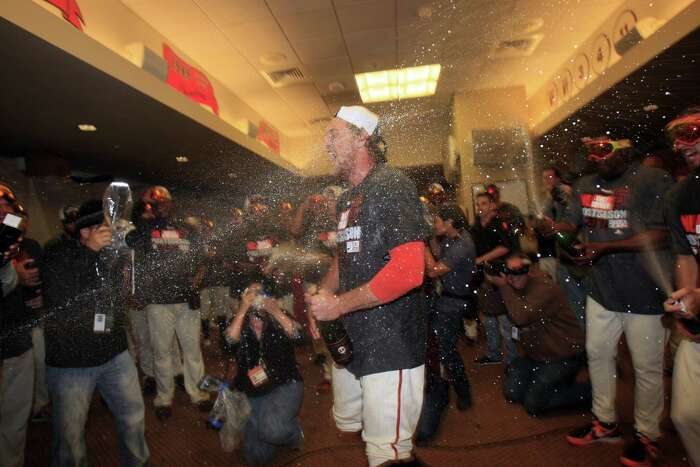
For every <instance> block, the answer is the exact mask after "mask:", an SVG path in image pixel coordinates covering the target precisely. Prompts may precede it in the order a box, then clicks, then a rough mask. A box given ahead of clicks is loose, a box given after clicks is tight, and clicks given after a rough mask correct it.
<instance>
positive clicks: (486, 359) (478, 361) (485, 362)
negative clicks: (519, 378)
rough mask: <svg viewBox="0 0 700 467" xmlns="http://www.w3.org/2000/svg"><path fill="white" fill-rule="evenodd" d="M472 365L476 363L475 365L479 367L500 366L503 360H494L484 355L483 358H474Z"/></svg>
mask: <svg viewBox="0 0 700 467" xmlns="http://www.w3.org/2000/svg"><path fill="white" fill-rule="evenodd" d="M474 363H476V364H477V365H481V366H486V365H500V364H501V363H503V360H502V359H500V358H498V359H494V358H491V357H489V356H488V355H484V356H483V357H479V358H475V359H474Z"/></svg>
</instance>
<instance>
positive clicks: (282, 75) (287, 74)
mask: <svg viewBox="0 0 700 467" xmlns="http://www.w3.org/2000/svg"><path fill="white" fill-rule="evenodd" d="M262 74H263V76H264V77H265V79H267V81H268V82H269V83H270V84H271V85H272V86H274V87H276V88H281V87H284V86H289V85H291V84H299V83H305V82H307V81H308V80H307V78H306V76H305V75H304V72H303V71H301V69H300V68H298V67H294V68H286V69H284V70H277V71H263V72H262Z"/></svg>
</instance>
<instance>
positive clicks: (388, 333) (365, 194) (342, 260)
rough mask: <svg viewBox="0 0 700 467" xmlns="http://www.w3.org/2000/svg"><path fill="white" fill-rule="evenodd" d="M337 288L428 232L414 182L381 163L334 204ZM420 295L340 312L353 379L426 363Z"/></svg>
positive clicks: (360, 278) (369, 273)
mask: <svg viewBox="0 0 700 467" xmlns="http://www.w3.org/2000/svg"><path fill="white" fill-rule="evenodd" d="M337 212H338V219H339V221H338V234H337V243H338V266H339V278H340V290H339V291H340V292H341V293H343V292H347V291H349V290H352V289H354V288H356V287H359V286H361V285H363V284H365V283H367V282H368V281H370V280H371V279H372V278H373V277H374V276H375V275H376V274H377V273H378V272H379V271H380V270H381V269H382V268H383V267H384V266H385V265H386V263H387V262H388V261H389V259H390V256H389V252H390V251H391V250H392V249H394V248H396V247H398V246H400V245H402V244H405V243H410V242H416V241H424V240H425V239H427V238H428V236H429V235H430V227H429V225H428V224H427V223H426V222H425V218H424V216H423V210H422V208H421V203H420V200H419V199H418V195H417V193H416V188H415V185H414V184H413V182H412V181H411V180H410V179H409V178H408V177H406V176H405V175H404V174H403V173H402V172H400V171H399V170H396V169H394V168H391V167H387V166H385V165H379V166H377V167H375V168H374V169H373V170H372V172H370V173H369V175H367V177H366V178H365V179H364V180H363V181H362V182H361V183H360V184H359V185H357V186H355V187H353V188H351V189H350V190H348V191H347V192H345V193H344V194H343V195H342V196H341V198H340V199H339V200H338V203H337ZM424 302H425V298H424V296H423V294H422V293H421V290H420V289H418V288H417V289H414V290H412V291H410V292H408V293H407V294H405V295H403V296H402V297H400V298H398V299H396V300H394V301H393V302H390V303H386V304H384V305H380V306H378V307H376V308H372V309H368V310H361V311H357V312H354V313H350V314H348V315H345V316H343V318H342V321H343V324H344V325H345V327H346V329H347V331H348V334H349V336H350V339H351V341H352V343H353V359H352V361H351V362H350V363H349V364H348V365H347V369H348V370H349V371H350V372H352V373H353V374H355V376H357V377H362V376H366V375H369V374H374V373H381V372H385V371H392V370H399V369H410V368H415V367H417V366H419V365H422V364H423V363H424V362H425V340H426V328H425V303H424Z"/></svg>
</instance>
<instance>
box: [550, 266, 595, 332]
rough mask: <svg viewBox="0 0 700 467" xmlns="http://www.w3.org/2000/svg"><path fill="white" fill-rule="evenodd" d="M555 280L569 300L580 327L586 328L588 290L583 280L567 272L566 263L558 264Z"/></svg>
mask: <svg viewBox="0 0 700 467" xmlns="http://www.w3.org/2000/svg"><path fill="white" fill-rule="evenodd" d="M557 281H558V282H559V285H560V286H561V288H562V290H563V291H564V295H566V298H567V299H568V300H569V305H571V310H572V311H573V312H574V315H575V316H576V319H577V320H578V322H579V324H580V325H581V329H583V330H584V331H585V330H586V297H587V296H588V291H587V290H586V286H585V285H584V283H583V281H580V280H578V279H576V278H575V277H574V276H572V275H571V274H569V270H568V269H566V265H560V267H559V268H557Z"/></svg>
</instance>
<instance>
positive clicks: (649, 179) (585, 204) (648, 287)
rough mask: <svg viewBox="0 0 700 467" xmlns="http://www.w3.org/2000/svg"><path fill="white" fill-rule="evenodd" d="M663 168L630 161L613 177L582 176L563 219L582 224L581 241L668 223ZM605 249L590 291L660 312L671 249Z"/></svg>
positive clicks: (605, 301) (618, 303) (623, 308)
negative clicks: (624, 169) (630, 250)
mask: <svg viewBox="0 0 700 467" xmlns="http://www.w3.org/2000/svg"><path fill="white" fill-rule="evenodd" d="M671 183H672V182H671V178H670V177H669V176H668V174H667V173H666V172H663V171H661V170H658V169H653V168H650V167H645V166H641V165H639V164H636V163H635V164H632V165H631V166H630V167H628V168H627V170H626V171H625V172H624V173H623V174H622V175H620V176H619V177H617V178H614V179H612V180H606V179H603V178H601V177H600V176H598V175H597V174H592V175H588V176H585V177H582V178H581V179H580V180H579V181H578V182H577V183H576V185H575V186H574V194H573V197H572V200H571V203H569V206H568V208H567V209H566V211H565V213H564V215H563V216H562V220H563V221H565V222H570V223H572V224H574V225H576V226H578V227H580V228H581V232H582V233H583V238H584V241H585V242H587V243H590V242H614V241H616V240H625V239H628V238H630V237H632V236H634V235H636V234H639V233H641V232H644V231H645V230H648V229H663V230H665V229H666V225H665V222H664V216H663V196H664V194H665V193H666V191H667V190H668V189H669V188H670V186H671ZM652 255H653V256H650V254H649V253H648V252H619V253H612V254H607V255H603V256H601V257H600V258H598V260H597V261H596V262H595V263H594V264H593V266H592V269H591V274H590V275H589V276H588V279H587V281H588V284H587V285H588V287H589V293H590V294H591V297H592V298H593V299H594V300H596V301H597V302H598V303H600V304H601V305H603V306H604V307H605V308H606V309H608V310H612V311H619V312H629V313H636V314H661V313H663V308H662V303H663V300H664V299H665V292H664V291H663V290H661V288H660V287H661V285H662V284H663V283H668V282H669V280H670V272H671V269H672V258H671V254H670V251H669V250H659V251H654V252H653V253H652Z"/></svg>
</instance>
